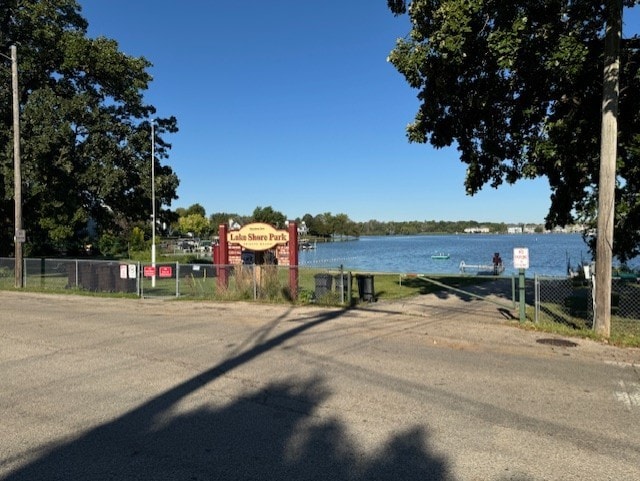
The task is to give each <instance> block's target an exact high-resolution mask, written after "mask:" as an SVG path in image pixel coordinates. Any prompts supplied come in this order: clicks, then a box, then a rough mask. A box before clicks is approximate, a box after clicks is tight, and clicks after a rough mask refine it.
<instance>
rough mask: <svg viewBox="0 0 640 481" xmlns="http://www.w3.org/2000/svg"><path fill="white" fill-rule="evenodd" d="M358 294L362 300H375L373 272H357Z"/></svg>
mask: <svg viewBox="0 0 640 481" xmlns="http://www.w3.org/2000/svg"><path fill="white" fill-rule="evenodd" d="M356 279H357V280H358V296H359V297H360V300H361V301H367V302H372V301H375V290H374V288H373V276H372V275H371V274H357V275H356Z"/></svg>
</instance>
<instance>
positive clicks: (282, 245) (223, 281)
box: [213, 221, 298, 299]
mask: <svg viewBox="0 0 640 481" xmlns="http://www.w3.org/2000/svg"><path fill="white" fill-rule="evenodd" d="M218 237H219V242H218V244H217V245H214V247H213V263H214V266H215V268H216V275H217V277H218V286H219V287H222V288H226V287H227V286H228V282H229V275H230V273H231V272H232V270H231V269H230V267H231V266H233V265H241V264H243V259H256V261H257V258H260V259H262V261H263V262H264V260H265V259H270V260H273V262H274V263H275V264H277V265H278V266H289V290H290V294H291V297H292V299H295V298H296V297H297V296H298V226H297V224H296V223H295V222H291V221H290V222H289V224H288V228H287V230H278V229H276V228H275V227H273V226H272V225H269V224H265V223H263V222H254V223H253V224H247V225H246V226H244V227H242V228H240V229H238V230H229V228H228V226H227V225H226V224H220V226H219V228H218ZM255 253H257V254H255ZM259 262H260V261H257V262H256V264H258V263H259ZM265 263H271V262H265ZM256 267H258V266H256Z"/></svg>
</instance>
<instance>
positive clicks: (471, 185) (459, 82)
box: [387, 0, 640, 260]
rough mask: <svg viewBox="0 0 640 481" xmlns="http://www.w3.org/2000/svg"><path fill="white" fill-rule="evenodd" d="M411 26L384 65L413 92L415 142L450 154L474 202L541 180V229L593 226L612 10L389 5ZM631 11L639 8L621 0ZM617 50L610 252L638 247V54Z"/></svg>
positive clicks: (417, 2)
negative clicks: (546, 195) (547, 197)
mask: <svg viewBox="0 0 640 481" xmlns="http://www.w3.org/2000/svg"><path fill="white" fill-rule="evenodd" d="M387 3H388V5H389V7H390V9H391V11H392V12H393V13H394V14H397V15H400V14H404V13H408V15H409V16H410V18H411V21H412V24H411V25H412V28H411V31H410V33H409V35H408V36H407V37H406V38H403V39H399V40H398V41H397V43H396V46H395V48H394V49H393V51H392V52H391V54H390V55H389V61H390V62H391V63H392V64H393V65H394V66H395V67H396V69H397V70H398V71H399V72H400V73H401V74H402V75H403V76H404V77H405V79H406V80H407V82H408V84H409V85H410V86H411V87H413V88H415V89H417V90H418V92H419V93H418V99H419V102H420V105H419V110H418V113H417V114H416V116H415V119H414V121H413V122H412V123H410V124H409V126H408V127H407V136H408V139H409V141H411V142H421V143H430V144H431V145H433V146H434V147H437V148H441V147H448V146H455V147H457V149H458V151H459V152H460V159H461V161H462V162H464V163H465V164H467V176H466V179H465V188H466V191H467V193H468V194H470V195H473V194H475V193H477V192H478V191H479V190H480V189H482V188H483V187H484V186H486V185H489V186H491V187H494V188H497V187H499V186H500V185H501V184H503V183H505V182H506V183H515V182H516V181H518V180H519V179H523V178H535V177H546V178H547V179H548V180H549V184H550V187H551V206H550V209H549V212H548V215H547V217H546V226H547V228H551V227H553V226H556V225H561V226H562V225H567V224H571V223H573V222H574V221H576V220H577V221H581V222H585V223H587V224H590V225H593V226H595V220H596V218H597V197H598V192H599V189H598V187H599V165H600V124H601V115H600V109H601V107H602V97H603V89H602V87H603V74H602V66H603V62H604V34H605V31H606V29H605V26H606V21H607V18H608V12H607V8H606V6H607V3H606V2H604V1H600V2H593V1H589V0H578V1H575V0H514V1H510V2H499V1H484V0H439V1H437V0H413V1H403V0H388V2H387ZM621 3H624V5H625V6H626V7H629V8H630V7H634V6H636V5H638V3H640V2H639V1H638V0H625V1H624V2H621ZM637 46H638V45H637V39H635V38H634V39H625V40H624V41H623V43H622V52H621V59H622V66H621V71H620V74H621V76H620V81H621V89H620V113H619V117H618V125H619V137H618V146H619V147H618V165H617V174H618V176H617V183H616V186H617V188H616V214H615V242H614V253H615V254H617V255H618V256H619V257H620V258H622V259H623V260H624V259H628V258H629V257H632V256H635V255H637V254H638V253H640V251H639V247H640V198H639V197H638V196H637V192H638V189H639V187H640V169H638V167H637V165H638V160H639V158H638V156H639V153H640V115H639V114H638V112H639V111H640V75H639V68H640V50H639V49H638V48H637Z"/></svg>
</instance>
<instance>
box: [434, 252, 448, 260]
mask: <svg viewBox="0 0 640 481" xmlns="http://www.w3.org/2000/svg"><path fill="white" fill-rule="evenodd" d="M449 257H451V256H450V255H449V254H444V253H440V254H433V255H432V256H431V258H432V259H436V260H444V259H448V258H449Z"/></svg>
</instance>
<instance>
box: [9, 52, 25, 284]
mask: <svg viewBox="0 0 640 481" xmlns="http://www.w3.org/2000/svg"><path fill="white" fill-rule="evenodd" d="M11 86H12V91H13V188H14V204H15V232H14V240H13V244H14V247H15V274H16V282H15V286H16V287H23V275H22V243H23V242H24V240H25V239H24V231H23V230H22V174H21V166H20V100H19V97H18V51H17V48H16V46H15V45H12V46H11Z"/></svg>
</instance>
